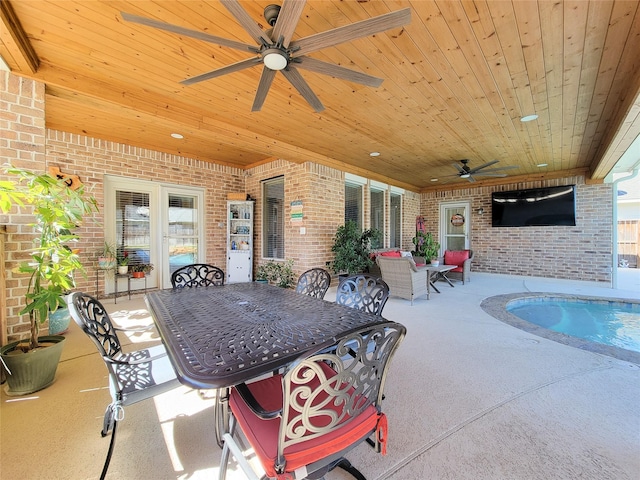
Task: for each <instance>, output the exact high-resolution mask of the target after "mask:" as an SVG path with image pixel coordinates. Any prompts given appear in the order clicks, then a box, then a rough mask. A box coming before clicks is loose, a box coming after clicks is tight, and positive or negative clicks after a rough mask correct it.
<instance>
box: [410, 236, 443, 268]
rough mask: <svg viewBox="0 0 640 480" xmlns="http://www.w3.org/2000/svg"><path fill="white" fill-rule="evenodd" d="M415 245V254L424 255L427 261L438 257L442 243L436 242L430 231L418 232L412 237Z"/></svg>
mask: <svg viewBox="0 0 640 480" xmlns="http://www.w3.org/2000/svg"><path fill="white" fill-rule="evenodd" d="M411 241H412V242H413V245H414V250H413V254H414V255H415V256H417V257H423V258H424V259H425V260H426V261H427V262H429V261H431V260H432V259H434V258H437V257H438V252H439V251H440V243H438V242H436V241H435V239H434V238H433V235H431V233H430V232H428V233H424V232H421V231H417V232H416V236H415V237H413V238H412V239H411Z"/></svg>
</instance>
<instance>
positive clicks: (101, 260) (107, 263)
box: [98, 257, 118, 270]
mask: <svg viewBox="0 0 640 480" xmlns="http://www.w3.org/2000/svg"><path fill="white" fill-rule="evenodd" d="M117 263H118V262H117V260H116V259H115V258H113V257H98V268H100V269H102V270H113V269H114V268H116V265H117Z"/></svg>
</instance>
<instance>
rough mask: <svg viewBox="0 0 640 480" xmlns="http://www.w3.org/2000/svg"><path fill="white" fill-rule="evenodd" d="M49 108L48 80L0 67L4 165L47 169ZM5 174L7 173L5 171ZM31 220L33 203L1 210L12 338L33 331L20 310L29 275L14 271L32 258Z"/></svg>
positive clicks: (5, 323)
mask: <svg viewBox="0 0 640 480" xmlns="http://www.w3.org/2000/svg"><path fill="white" fill-rule="evenodd" d="M44 108H45V104H44V84H41V83H38V82H34V81H32V80H27V79H24V78H21V77H17V76H15V75H11V74H10V73H8V72H5V71H2V70H0V131H1V132H2V135H0V163H1V164H3V165H4V164H5V163H11V164H13V165H15V166H16V167H21V168H29V169H32V170H43V169H44V168H45V163H46V162H45V118H44V113H45V112H44ZM0 178H2V179H5V178H6V177H5V176H4V175H3V174H2V173H0ZM32 222H33V216H32V215H30V214H29V210H28V208H23V209H20V211H18V210H16V209H14V210H12V211H11V212H9V214H7V215H0V224H2V225H5V228H6V233H5V236H4V249H5V258H4V259H3V260H4V261H3V262H2V268H4V278H5V292H4V293H5V295H4V296H3V297H0V298H2V301H3V303H4V304H3V305H2V312H3V316H2V318H1V319H0V320H1V322H2V329H3V332H6V333H7V336H6V340H7V341H9V342H11V341H13V340H16V339H17V338H18V337H23V336H27V335H28V332H29V323H28V318H27V317H26V316H25V317H24V318H20V317H19V315H18V312H19V311H20V310H22V308H23V307H24V300H23V299H24V294H25V293H26V290H27V284H28V280H29V279H28V277H26V276H25V275H18V274H14V273H13V269H14V268H16V267H17V266H18V265H19V264H20V263H21V262H23V261H26V260H28V259H29V254H28V253H29V250H30V249H31V247H32V245H33V240H34V238H35V235H34V233H33V228H32V227H31V226H29V224H30V223H32ZM3 337H5V336H4V335H3ZM3 339H4V338H3Z"/></svg>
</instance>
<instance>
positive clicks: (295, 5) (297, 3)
mask: <svg viewBox="0 0 640 480" xmlns="http://www.w3.org/2000/svg"><path fill="white" fill-rule="evenodd" d="M305 3H306V0H284V2H282V8H281V9H280V13H279V14H278V20H276V24H275V25H274V27H273V33H272V34H271V36H272V37H273V41H274V42H279V41H280V38H282V39H283V40H282V45H283V46H284V47H285V48H287V47H288V46H289V42H291V37H293V32H294V31H295V29H296V26H297V25H298V20H300V15H302V10H303V9H304V5H305Z"/></svg>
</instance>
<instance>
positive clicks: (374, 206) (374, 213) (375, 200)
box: [369, 187, 385, 248]
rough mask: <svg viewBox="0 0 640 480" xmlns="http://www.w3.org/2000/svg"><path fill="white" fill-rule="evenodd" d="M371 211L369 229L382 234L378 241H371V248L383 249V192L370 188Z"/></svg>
mask: <svg viewBox="0 0 640 480" xmlns="http://www.w3.org/2000/svg"><path fill="white" fill-rule="evenodd" d="M370 193H371V210H370V212H369V214H370V217H369V218H370V220H371V224H370V225H371V227H370V228H371V229H372V230H378V231H380V232H382V234H383V235H382V236H380V237H379V238H378V239H374V240H372V241H371V248H382V247H384V233H385V230H384V190H378V189H377V188H373V187H372V188H371V192H370Z"/></svg>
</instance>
